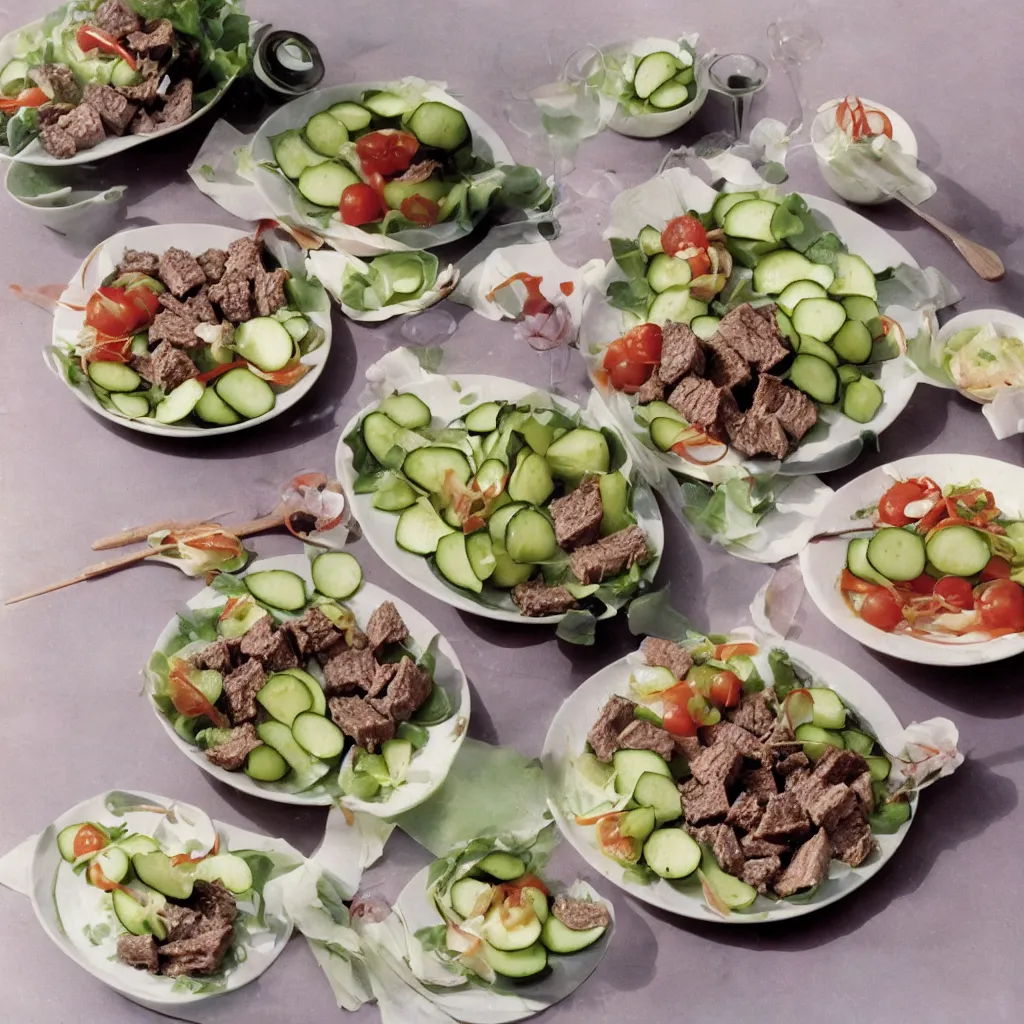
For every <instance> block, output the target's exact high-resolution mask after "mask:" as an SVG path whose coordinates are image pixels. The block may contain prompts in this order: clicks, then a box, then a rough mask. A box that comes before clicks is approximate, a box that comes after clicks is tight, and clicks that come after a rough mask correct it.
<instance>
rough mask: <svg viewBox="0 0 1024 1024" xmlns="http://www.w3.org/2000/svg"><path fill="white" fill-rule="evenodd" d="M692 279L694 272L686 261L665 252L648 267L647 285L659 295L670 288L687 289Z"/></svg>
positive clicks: (657, 256)
mask: <svg viewBox="0 0 1024 1024" xmlns="http://www.w3.org/2000/svg"><path fill="white" fill-rule="evenodd" d="M692 277H693V271H692V270H691V269H690V264H689V263H687V262H686V260H681V259H677V258H676V257H675V256H669V255H668V253H664V252H659V253H658V254H657V255H656V256H654V257H652V258H651V262H650V264H648V267H647V283H648V284H649V285H650V286H651V288H652V290H654V291H656V292H659V293H660V292H664V291H667V290H668V289H669V288H685V287H686V286H687V285H688V284H689V283H690V279H691V278H692Z"/></svg>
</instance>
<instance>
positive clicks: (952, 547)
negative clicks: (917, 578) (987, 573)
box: [891, 526, 992, 579]
mask: <svg viewBox="0 0 1024 1024" xmlns="http://www.w3.org/2000/svg"><path fill="white" fill-rule="evenodd" d="M914 536H916V534H915V535H914ZM925 547H926V550H927V555H928V561H929V562H931V564H932V565H934V566H935V568H936V569H938V570H939V572H941V573H943V574H944V575H947V576H974V575H976V574H977V573H979V572H981V570H982V569H984V568H985V566H986V565H988V563H989V560H990V559H991V558H992V549H991V547H990V546H989V542H988V540H987V535H986V534H984V533H982V532H981V531H980V530H975V529H973V528H972V527H970V526H947V527H946V528H945V529H944V530H939V531H938V532H936V533H934V534H932V536H931V538H930V539H929V540H928V543H927V544H926V545H925ZM922 571H924V568H923V566H922ZM891 578H892V579H897V578H899V577H895V576H894V577H891Z"/></svg>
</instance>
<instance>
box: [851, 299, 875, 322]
mask: <svg viewBox="0 0 1024 1024" xmlns="http://www.w3.org/2000/svg"><path fill="white" fill-rule="evenodd" d="M843 309H845V310H846V315H847V316H848V317H849V318H850V319H851V320H859V321H860V322H861V323H862V324H870V323H872V322H873V321H875V320H877V319H878V306H877V305H875V302H874V300H873V299H869V298H867V297H865V296H863V295H850V296H848V297H847V298H845V299H843Z"/></svg>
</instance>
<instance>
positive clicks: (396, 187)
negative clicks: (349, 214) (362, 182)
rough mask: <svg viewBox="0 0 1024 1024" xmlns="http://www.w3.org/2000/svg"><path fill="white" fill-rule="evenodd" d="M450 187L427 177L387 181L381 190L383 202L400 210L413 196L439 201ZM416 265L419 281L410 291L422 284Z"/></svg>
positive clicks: (439, 180) (448, 183)
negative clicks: (417, 179)
mask: <svg viewBox="0 0 1024 1024" xmlns="http://www.w3.org/2000/svg"><path fill="white" fill-rule="evenodd" d="M451 187H452V186H451V183H450V182H447V181H442V180H441V179H440V178H427V180H426V181H389V182H388V183H387V184H386V185H385V186H384V190H383V194H384V202H385V203H386V204H387V206H388V208H389V209H392V210H400V209H401V208H402V203H404V202H405V201H406V199H411V198H412V197H413V196H422V197H423V198H424V199H429V200H430V201H431V202H432V203H439V202H441V200H442V199H444V197H445V196H446V195H447V194H448V192H449V190H450V189H451ZM399 255H400V254H399ZM378 259H380V257H378ZM418 266H419V271H420V278H419V283H418V284H416V285H415V287H412V288H410V289H409V291H410V292H414V291H418V290H419V288H420V286H421V285H422V284H423V272H422V266H421V265H418ZM397 290H398V289H396V291H397Z"/></svg>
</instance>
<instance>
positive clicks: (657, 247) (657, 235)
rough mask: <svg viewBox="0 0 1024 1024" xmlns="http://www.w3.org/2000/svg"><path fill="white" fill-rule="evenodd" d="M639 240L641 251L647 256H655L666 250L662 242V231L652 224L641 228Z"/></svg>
mask: <svg viewBox="0 0 1024 1024" xmlns="http://www.w3.org/2000/svg"><path fill="white" fill-rule="evenodd" d="M637 242H638V243H639V244H640V251H641V252H642V253H643V254H644V255H645V256H654V255H655V254H657V253H659V252H664V251H665V250H664V248H663V247H662V244H661V232H660V231H659V230H658V229H657V228H656V227H653V226H652V225H650V224H648V225H647V226H646V227H643V228H641V229H640V234H639V235H638V236H637Z"/></svg>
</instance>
